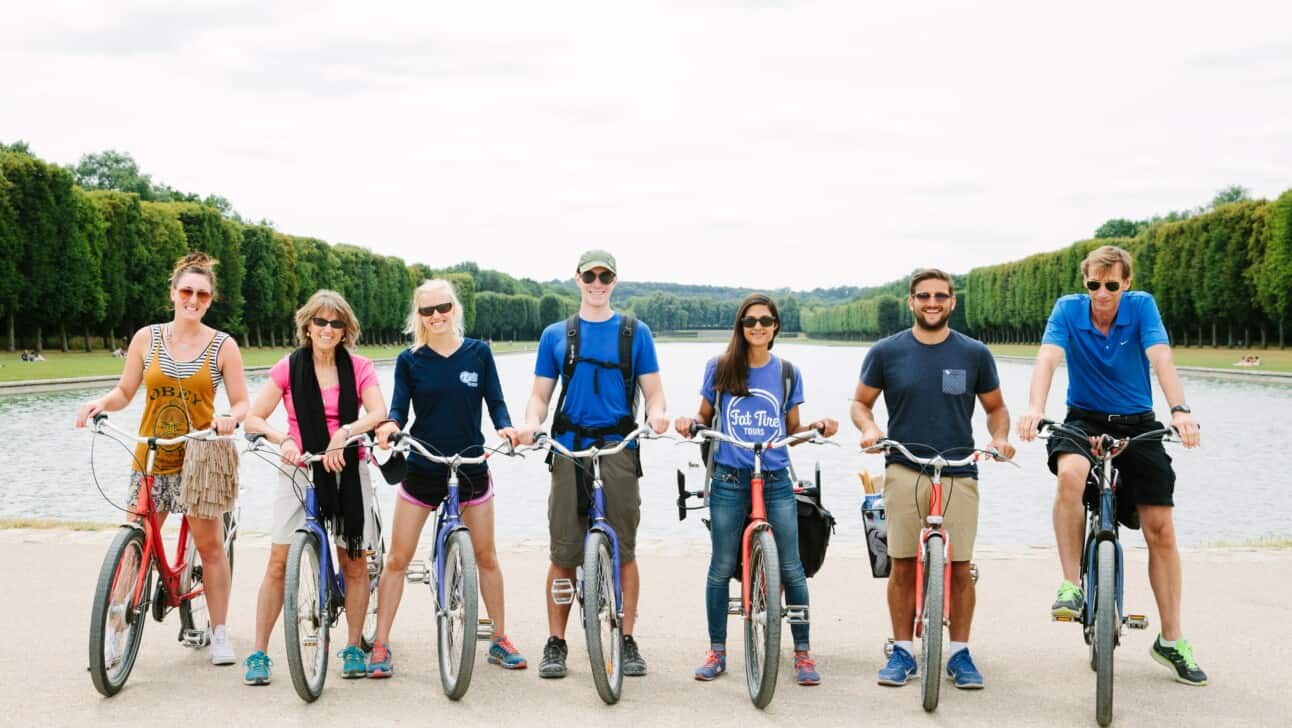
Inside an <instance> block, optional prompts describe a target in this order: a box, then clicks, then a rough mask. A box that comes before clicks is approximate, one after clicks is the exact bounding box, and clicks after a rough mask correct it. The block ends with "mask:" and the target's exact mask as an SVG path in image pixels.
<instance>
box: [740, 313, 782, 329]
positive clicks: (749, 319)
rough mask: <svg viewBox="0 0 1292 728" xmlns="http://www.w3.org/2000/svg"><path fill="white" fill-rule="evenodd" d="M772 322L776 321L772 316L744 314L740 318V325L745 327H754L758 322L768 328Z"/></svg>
mask: <svg viewBox="0 0 1292 728" xmlns="http://www.w3.org/2000/svg"><path fill="white" fill-rule="evenodd" d="M774 323H776V319H775V317H772V316H746V317H744V318H742V319H740V325H741V326H744V327H745V328H747V329H752V328H754V325H755V324H759V325H761V326H762V327H763V328H765V329H770V328H771V327H772V324H774Z"/></svg>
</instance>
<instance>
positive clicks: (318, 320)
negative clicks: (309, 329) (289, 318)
mask: <svg viewBox="0 0 1292 728" xmlns="http://www.w3.org/2000/svg"><path fill="white" fill-rule="evenodd" d="M310 323H312V324H314V325H315V326H317V327H319V328H320V329H321V328H324V327H326V326H331V327H332V328H334V329H336V330H337V331H340V330H342V329H344V328H345V322H344V321H342V320H341V319H325V318H322V317H321V316H315V317H314V318H312V319H310Z"/></svg>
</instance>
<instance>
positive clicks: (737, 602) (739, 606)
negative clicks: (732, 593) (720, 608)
mask: <svg viewBox="0 0 1292 728" xmlns="http://www.w3.org/2000/svg"><path fill="white" fill-rule="evenodd" d="M744 613H745V602H744V600H743V599H742V598H741V597H731V598H730V599H728V600H727V614H734V615H735V616H737V617H739V616H740V615H742V614H744Z"/></svg>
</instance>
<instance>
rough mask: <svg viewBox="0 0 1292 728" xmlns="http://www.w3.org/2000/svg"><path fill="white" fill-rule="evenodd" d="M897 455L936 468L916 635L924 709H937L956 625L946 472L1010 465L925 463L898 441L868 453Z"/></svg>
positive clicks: (936, 459) (981, 454) (972, 456)
mask: <svg viewBox="0 0 1292 728" xmlns="http://www.w3.org/2000/svg"><path fill="white" fill-rule="evenodd" d="M889 450H896V451H898V452H900V453H901V454H902V455H904V456H905V457H906V459H907V460H909V461H910V462H912V463H915V464H917V465H921V466H923V467H931V468H933V475H932V476H931V477H930V478H929V480H930V485H931V488H930V492H929V512H928V515H927V516H925V519H924V520H925V523H926V524H927V525H926V526H924V527H923V528H921V529H920V554H919V556H920V557H919V559H918V560H917V561H916V562H915V636H916V637H919V638H920V656H919V658H918V662H919V666H920V669H919V673H920V697H921V700H922V701H923V703H924V710H926V711H928V712H932V711H934V710H936V709H937V707H938V688H939V687H940V686H941V682H942V674H941V673H942V628H943V627H944V626H945V625H947V624H950V622H951V603H950V601H949V600H948V599H947V594H949V593H950V592H951V569H949V568H947V564H948V563H950V562H951V534H950V533H947V531H946V530H945V529H943V528H942V469H943V468H947V467H960V466H963V465H969V464H970V463H975V462H978V461H979V460H982V459H983V458H991V459H993V460H999V461H1002V462H1010V461H1009V460H1007V459H1005V457H1004V456H1002V455H1001V454H1000V453H999V452H997V451H996V450H982V449H974V450H973V451H971V452H970V453H969V454H968V455H967V456H965V457H963V458H960V459H958V460H947V459H946V458H944V457H942V453H938V454H936V455H934V456H933V457H931V458H922V457H919V456H917V455H915V454H914V453H912V452H911V451H910V450H907V449H906V446H905V445H903V444H902V443H900V442H897V441H896V440H880V441H879V442H877V443H875V445H874V446H873V447H870V448H867V449H866V450H865V452H868V453H876V452H882V453H887V452H888V451H889Z"/></svg>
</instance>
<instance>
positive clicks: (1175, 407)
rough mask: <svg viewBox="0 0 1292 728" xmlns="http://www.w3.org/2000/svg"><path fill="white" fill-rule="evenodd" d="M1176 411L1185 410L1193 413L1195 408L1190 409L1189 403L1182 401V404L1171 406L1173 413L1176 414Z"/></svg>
mask: <svg viewBox="0 0 1292 728" xmlns="http://www.w3.org/2000/svg"><path fill="white" fill-rule="evenodd" d="M1176 412H1183V413H1185V414H1186V415H1188V414H1193V410H1192V409H1190V408H1189V405H1187V404H1185V403H1184V402H1181V403H1180V404H1177V405H1176V406H1174V407H1172V408H1171V414H1175V413H1176Z"/></svg>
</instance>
